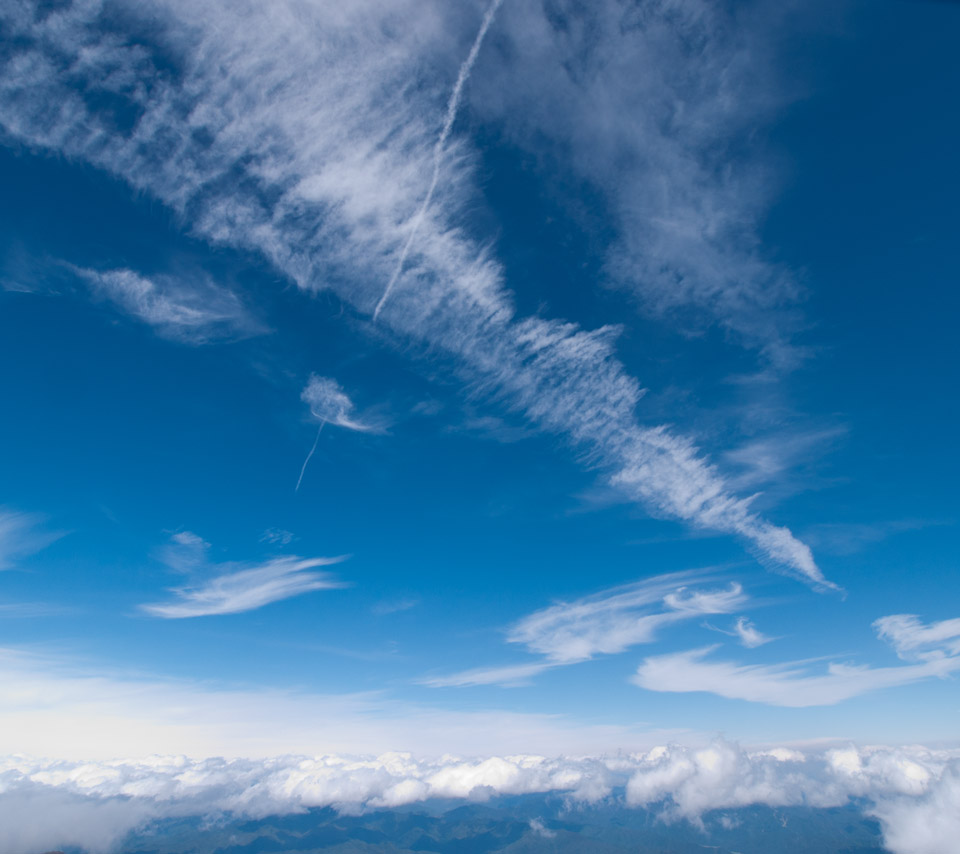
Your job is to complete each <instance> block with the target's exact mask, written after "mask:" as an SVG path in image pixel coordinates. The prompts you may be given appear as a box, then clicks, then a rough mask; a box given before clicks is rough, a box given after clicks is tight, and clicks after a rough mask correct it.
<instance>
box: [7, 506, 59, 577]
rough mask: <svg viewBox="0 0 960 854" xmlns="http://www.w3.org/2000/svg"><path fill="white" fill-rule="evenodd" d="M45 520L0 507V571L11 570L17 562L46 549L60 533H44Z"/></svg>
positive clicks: (35, 514) (39, 516)
mask: <svg viewBox="0 0 960 854" xmlns="http://www.w3.org/2000/svg"><path fill="white" fill-rule="evenodd" d="M44 521H45V518H44V517H43V516H41V515H40V514H38V513H24V512H22V511H20V510H14V509H13V508H11V507H3V506H0V571H2V570H4V569H12V568H13V567H15V566H16V562H17V560H19V559H20V558H24V557H27V556H29V555H32V554H34V553H35V552H38V551H40V550H41V549H44V548H46V547H47V546H48V545H50V543H52V542H53V541H54V540H57V539H59V538H60V537H61V536H63V535H62V533H58V532H52V531H45V530H43V528H42V525H43V523H44Z"/></svg>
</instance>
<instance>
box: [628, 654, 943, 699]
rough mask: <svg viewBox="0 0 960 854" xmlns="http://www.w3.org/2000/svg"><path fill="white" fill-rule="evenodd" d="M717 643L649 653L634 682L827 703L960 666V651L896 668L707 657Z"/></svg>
mask: <svg viewBox="0 0 960 854" xmlns="http://www.w3.org/2000/svg"><path fill="white" fill-rule="evenodd" d="M715 649H716V647H704V648H701V649H692V650H687V651H685V652H676V653H670V654H668V655H659V656H653V657H650V658H647V659H645V660H644V661H643V663H642V664H641V665H640V667H639V669H638V670H637V673H636V675H635V676H634V682H635V683H636V684H637V685H639V686H640V687H641V688H646V689H647V690H649V691H672V692H684V693H685V692H691V691H706V692H709V693H711V694H716V695H718V696H720V697H728V698H730V699H735V700H748V701H750V702H754V703H767V704H769V705H772V706H791V707H794V708H806V707H809V706H830V705H834V704H835V703H840V702H842V701H843V700H848V699H850V698H851V697H857V696H859V695H861V694H866V693H869V692H871V691H877V690H880V689H882V688H893V687H897V686H900V685H909V684H911V683H914V682H920V681H922V680H925V679H931V678H935V677H940V678H943V677H946V676H948V675H950V674H951V673H954V672H955V671H957V670H960V655H946V654H941V655H936V656H934V655H931V656H928V657H926V658H924V659H923V660H922V661H921V662H920V663H917V664H909V665H901V666H898V667H869V666H866V665H851V664H839V663H836V662H831V663H829V664H828V665H827V666H826V672H817V671H815V670H814V667H813V666H812V665H811V663H810V662H806V661H792V662H786V663H784V664H739V663H737V662H733V661H707V660H706V658H707V656H708V655H709V654H710V653H712V652H713V651H714V650H715Z"/></svg>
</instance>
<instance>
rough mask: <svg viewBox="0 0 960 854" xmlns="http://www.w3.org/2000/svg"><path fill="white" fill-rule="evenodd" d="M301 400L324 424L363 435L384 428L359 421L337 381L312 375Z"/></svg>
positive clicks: (350, 402) (352, 405)
mask: <svg viewBox="0 0 960 854" xmlns="http://www.w3.org/2000/svg"><path fill="white" fill-rule="evenodd" d="M300 399H301V400H302V401H303V402H304V403H306V404H307V406H309V407H310V414H311V415H312V416H313V417H314V418H316V419H317V420H318V421H320V422H321V423H322V424H331V425H333V426H334V427H344V428H345V429H347V430H356V431H358V432H361V433H369V432H379V430H381V429H382V428H380V427H378V426H375V425H373V424H369V423H367V422H365V421H362V420H360V419H358V418H357V417H356V416H355V415H354V414H353V411H354V408H355V407H354V404H353V401H352V400H351V399H350V398H349V397H348V396H347V394H346V393H345V392H344V390H343V388H342V387H341V386H340V383H338V382H337V381H336V380H334V379H331V378H330V377H320V376H317V375H316V374H313V375H311V377H310V380H309V381H308V382H307V385H306V387H305V388H304V389H303V392H302V393H301V395H300Z"/></svg>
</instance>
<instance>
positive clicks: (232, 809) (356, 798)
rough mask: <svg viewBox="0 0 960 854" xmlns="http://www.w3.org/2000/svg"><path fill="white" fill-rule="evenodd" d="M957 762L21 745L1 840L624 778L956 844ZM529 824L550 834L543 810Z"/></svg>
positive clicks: (711, 749) (905, 851)
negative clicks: (36, 750)
mask: <svg viewBox="0 0 960 854" xmlns="http://www.w3.org/2000/svg"><path fill="white" fill-rule="evenodd" d="M958 772H960V756H958V755H957V753H956V752H955V751H954V752H951V751H933V750H928V749H925V748H919V747H913V748H884V747H875V748H858V747H855V746H853V745H850V746H848V747H845V748H842V749H832V750H827V751H810V752H806V753H801V752H798V751H796V750H789V749H780V750H764V751H759V752H751V751H749V750H746V749H744V748H742V747H740V746H738V745H736V744H732V743H729V742H726V741H722V740H716V741H714V742H712V743H708V744H703V745H700V746H679V745H670V746H666V745H663V746H659V747H654V748H653V749H650V750H645V751H643V752H640V753H634V754H628V755H620V756H616V757H614V756H609V755H608V756H583V757H580V758H558V759H550V758H546V757H544V756H539V755H533V754H530V753H526V754H520V755H508V756H488V757H484V758H476V759H462V758H458V757H454V756H447V757H442V758H440V759H425V758H421V757H416V756H414V755H411V754H409V753H398V752H387V753H383V754H381V755H379V756H371V755H342V754H341V755H338V754H329V753H327V754H323V755H315V756H306V755H290V756H283V757H271V758H268V759H263V760H256V759H232V760H228V759H188V758H187V757H184V756H159V755H158V756H152V757H149V758H145V759H114V760H108V761H89V760H88V761H79V762H78V761H64V760H59V761H49V760H38V759H32V758H29V757H26V756H23V755H21V756H14V757H9V758H7V759H5V760H0V776H2V779H3V781H4V784H3V785H4V792H3V797H2V798H0V810H2V811H3V818H4V819H5V820H4V821H2V822H0V847H2V848H3V850H4V851H5V852H9V854H33V852H34V851H36V850H39V849H42V848H44V847H49V848H52V847H55V846H58V845H61V846H62V845H65V844H76V845H80V846H83V847H85V848H87V849H88V850H90V851H93V852H102V851H106V850H108V849H109V847H110V846H111V845H113V844H115V843H116V842H118V841H119V840H120V839H121V838H122V836H123V834H124V833H125V832H127V831H128V830H130V829H133V828H136V827H138V826H142V825H143V824H145V823H146V822H148V821H149V820H151V819H155V818H164V817H179V816H187V815H205V816H209V817H216V816H217V815H218V814H222V813H231V814H233V815H235V816H244V817H250V818H254V819H256V818H261V817H265V816H268V815H271V814H284V813H292V812H301V811H303V810H304V809H307V808H310V807H319V806H333V807H335V808H339V809H350V810H356V809H357V808H361V807H370V808H391V807H398V806H402V805H404V804H409V803H414V802H417V801H422V800H426V799H429V798H467V797H478V796H483V797H490V796H495V795H518V794H529V793H547V792H560V793H566V794H568V796H569V797H570V798H571V799H572V800H574V801H587V802H595V801H599V800H602V799H604V798H608V797H610V795H611V792H612V790H613V787H614V786H624V785H625V787H626V804H627V806H628V807H654V808H656V809H658V810H659V811H661V813H662V816H663V818H665V819H667V820H671V819H679V818H684V819H687V820H689V821H692V822H695V823H696V822H699V821H700V818H701V816H703V814H704V813H707V812H709V811H711V810H718V809H734V808H737V807H744V806H750V805H753V804H764V805H767V806H772V807H780V806H808V807H814V808H816V807H836V806H842V805H844V804H847V803H848V802H849V801H850V799H851V798H857V799H865V800H866V801H867V802H868V806H867V809H868V810H869V811H870V812H872V813H873V814H875V815H876V816H877V817H878V818H879V819H880V821H881V824H882V826H883V830H884V834H885V838H886V843H887V845H888V847H889V848H890V849H891V851H893V852H894V854H948V852H951V851H952V850H953V848H952V847H951V846H953V844H954V842H955V838H956V837H955V836H954V835H952V834H954V832H955V830H956V816H957V814H958V812H957V810H956V806H957V805H958V803H960V802H958V787H957V775H958ZM41 816H42V817H43V820H42V821H41V820H38V819H39V817H41ZM530 826H531V829H532V830H533V831H534V832H537V833H541V834H542V835H544V836H548V835H549V831H548V829H547V827H546V824H545V822H544V821H543V819H534V820H533V821H532V822H531V825H530Z"/></svg>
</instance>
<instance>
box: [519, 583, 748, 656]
mask: <svg viewBox="0 0 960 854" xmlns="http://www.w3.org/2000/svg"><path fill="white" fill-rule="evenodd" d="M703 577H704V576H703V574H702V573H696V572H688V573H674V574H670V575H660V576H655V577H654V578H648V579H644V580H643V581H638V582H636V583H634V584H628V585H624V586H623V587H615V588H612V589H610V590H603V591H601V592H600V593H596V594H594V595H592V596H586V597H584V598H583V599H577V600H574V601H573V602H560V603H558V604H556V605H553V606H551V607H549V608H545V609H543V610H542V611H536V612H535V613H533V614H531V615H530V616H529V617H524V618H523V619H522V620H520V621H519V622H518V623H517V624H516V625H514V626H513V627H512V628H511V629H510V631H509V633H508V635H507V640H508V641H510V642H511V643H519V644H523V645H524V646H526V647H527V648H528V649H529V650H530V651H531V652H537V653H540V654H541V655H544V656H545V657H546V658H548V659H549V660H550V661H555V662H562V663H571V662H575V661H585V660H587V659H589V658H592V657H593V656H595V655H599V654H604V655H611V654H615V653H618V652H623V651H624V650H626V649H628V648H630V647H631V646H635V645H637V644H641V643H650V642H651V641H653V640H654V638H655V637H656V633H657V632H658V631H659V630H660V629H661V628H663V627H664V626H667V625H671V624H673V623H677V622H681V621H683V620H689V619H692V618H694V617H698V616H703V615H704V614H727V613H730V612H731V611H733V610H736V609H737V608H740V607H742V606H743V605H744V604H745V603H746V600H747V597H746V596H745V595H744V593H743V589H742V588H741V586H740V585H739V584H736V583H733V582H731V583H730V584H729V585H728V586H727V587H725V588H719V589H706V590H704V589H691V588H690V587H689V586H688V584H690V583H693V582H696V581H699V580H703Z"/></svg>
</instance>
